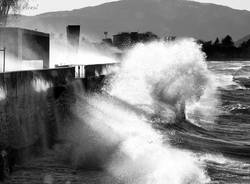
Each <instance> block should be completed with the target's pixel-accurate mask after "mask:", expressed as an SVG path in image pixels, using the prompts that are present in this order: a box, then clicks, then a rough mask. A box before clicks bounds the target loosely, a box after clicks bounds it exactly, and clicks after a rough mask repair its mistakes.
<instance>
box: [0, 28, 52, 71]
mask: <svg viewBox="0 0 250 184" xmlns="http://www.w3.org/2000/svg"><path fill="white" fill-rule="evenodd" d="M4 47H5V48H6V71H16V70H17V69H20V68H22V64H24V63H22V61H23V60H29V61H34V62H35V60H37V62H42V64H41V68H39V69H42V68H49V49H50V38H49V34H46V33H41V32H37V31H32V30H26V29H20V28H0V49H2V48H4ZM39 60H40V61H39ZM2 62H3V59H2V58H0V68H1V67H2ZM27 67H28V66H26V69H27ZM30 69H38V68H34V66H33V68H32V66H31V68H30ZM1 71H3V70H1Z"/></svg>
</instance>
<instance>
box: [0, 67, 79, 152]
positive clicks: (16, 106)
mask: <svg viewBox="0 0 250 184" xmlns="http://www.w3.org/2000/svg"><path fill="white" fill-rule="evenodd" d="M74 75H75V70H74V68H71V67H68V68H60V69H48V70H35V71H19V72H9V73H0V88H1V100H0V145H1V146H5V147H6V146H11V147H12V148H14V149H18V150H21V149H26V148H27V147H29V146H30V145H36V146H38V147H40V148H42V147H45V146H47V145H48V144H50V142H51V140H50V138H49V137H48V136H47V135H49V133H52V132H53V131H52V129H53V126H54V123H53V122H52V121H53V118H55V114H54V109H53V107H52V106H53V103H54V99H55V98H56V97H57V96H59V95H60V90H58V89H60V88H65V87H66V86H68V85H70V83H71V82H72V80H74ZM55 132H56V131H55ZM55 132H54V133H55Z"/></svg>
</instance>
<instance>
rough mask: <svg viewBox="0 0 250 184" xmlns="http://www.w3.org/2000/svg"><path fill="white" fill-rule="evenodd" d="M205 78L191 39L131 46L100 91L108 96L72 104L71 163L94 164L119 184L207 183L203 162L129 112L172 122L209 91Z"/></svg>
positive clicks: (82, 98)
mask: <svg viewBox="0 0 250 184" xmlns="http://www.w3.org/2000/svg"><path fill="white" fill-rule="evenodd" d="M210 75H211V74H210V72H209V71H208V69H207V66H206V63H205V59H204V55H203V53H202V52H201V50H200V46H199V45H197V44H196V43H195V42H194V41H193V40H189V39H187V40H180V41H176V42H172V43H164V42H154V43H150V44H146V45H145V44H139V45H138V46H136V47H134V48H133V49H132V50H131V51H129V52H128V54H127V57H125V59H124V60H123V63H122V64H121V68H120V70H119V71H118V72H117V74H116V75H115V76H114V78H113V79H112V80H111V81H109V82H110V83H109V87H107V88H106V89H109V90H107V92H108V93H110V94H111V95H112V96H113V97H107V96H104V95H95V96H84V95H82V96H80V97H79V100H77V102H78V103H77V105H76V114H77V116H78V117H79V119H80V120H81V123H80V124H79V123H76V124H77V125H76V127H75V128H73V129H72V130H71V131H72V133H71V134H70V133H69V137H70V138H71V140H72V142H75V145H76V146H75V148H74V149H72V152H74V154H73V155H74V162H75V163H80V162H82V161H83V164H85V165H86V164H87V163H88V162H90V160H95V161H98V163H96V164H100V165H102V166H103V167H104V168H105V169H106V170H107V171H108V172H109V173H111V174H112V175H113V176H114V177H116V178H118V179H119V180H121V181H122V182H123V183H125V184H164V183H171V184H187V183H196V184H198V183H207V182H208V181H209V178H208V177H207V175H206V172H205V170H204V165H203V164H204V163H203V162H202V161H201V160H199V159H198V157H196V156H195V154H193V153H191V152H188V151H184V150H179V149H177V148H174V147H172V146H170V145H169V144H168V143H166V142H163V137H162V135H161V134H160V133H159V132H158V131H156V130H155V129H154V128H152V127H151V124H150V123H149V122H150V119H147V118H148V117H146V116H144V115H142V114H138V113H137V111H136V110H135V109H137V108H140V107H141V105H145V106H147V107H148V108H150V109H153V110H154V111H153V112H154V113H155V114H159V113H160V115H161V116H164V117H166V119H168V118H169V117H170V118H169V119H170V120H171V122H173V120H174V119H175V117H178V115H180V114H178V113H181V112H182V111H181V108H182V105H183V104H185V103H190V104H192V103H195V102H199V100H200V99H201V97H202V96H203V95H204V94H205V93H208V92H207V91H211V90H213V88H212V87H211V86H212V84H211V80H210ZM206 90H207V91H206ZM114 97H116V98H114ZM169 122H170V121H166V123H169Z"/></svg>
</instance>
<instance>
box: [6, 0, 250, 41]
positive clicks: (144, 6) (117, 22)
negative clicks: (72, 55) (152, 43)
mask: <svg viewBox="0 0 250 184" xmlns="http://www.w3.org/2000/svg"><path fill="white" fill-rule="evenodd" d="M249 21H250V12H249V11H245V10H235V9H231V8H229V7H225V6H219V5H214V4H207V3H198V2H192V1H185V0H121V1H117V2H110V3H106V4H102V5H99V6H95V7H87V8H82V9H76V10H72V11H61V12H51V13H45V14H41V15H37V16H32V17H28V16H21V17H19V18H17V19H15V18H14V19H13V18H12V19H10V23H9V25H11V26H21V27H25V28H30V29H38V30H40V31H45V32H56V33H65V27H66V25H68V24H80V25H81V32H82V33H83V34H84V35H86V36H88V37H91V38H98V39H100V38H102V37H103V32H104V31H108V32H109V33H110V34H116V33H118V32H123V31H138V32H145V31H152V32H154V33H155V34H157V35H158V36H160V37H161V36H163V35H175V36H191V37H195V38H199V39H203V40H211V39H213V40H214V39H215V38H216V37H217V36H219V37H224V36H225V35H227V34H230V35H231V36H232V37H233V39H234V40H238V39H240V38H242V37H243V36H244V35H247V34H249V33H250V24H249Z"/></svg>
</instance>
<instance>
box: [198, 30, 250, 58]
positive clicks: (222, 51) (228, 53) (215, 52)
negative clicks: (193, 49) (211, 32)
mask: <svg viewBox="0 0 250 184" xmlns="http://www.w3.org/2000/svg"><path fill="white" fill-rule="evenodd" d="M199 43H201V44H202V50H203V51H204V52H205V53H206V55H207V59H208V60H249V59H250V40H248V41H246V42H243V43H242V44H241V45H240V46H238V47H237V46H236V45H235V43H234V42H233V39H232V38H231V36H229V35H227V36H226V37H225V38H223V39H222V40H221V41H220V40H219V38H216V40H215V41H214V42H212V41H207V42H204V41H199Z"/></svg>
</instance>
